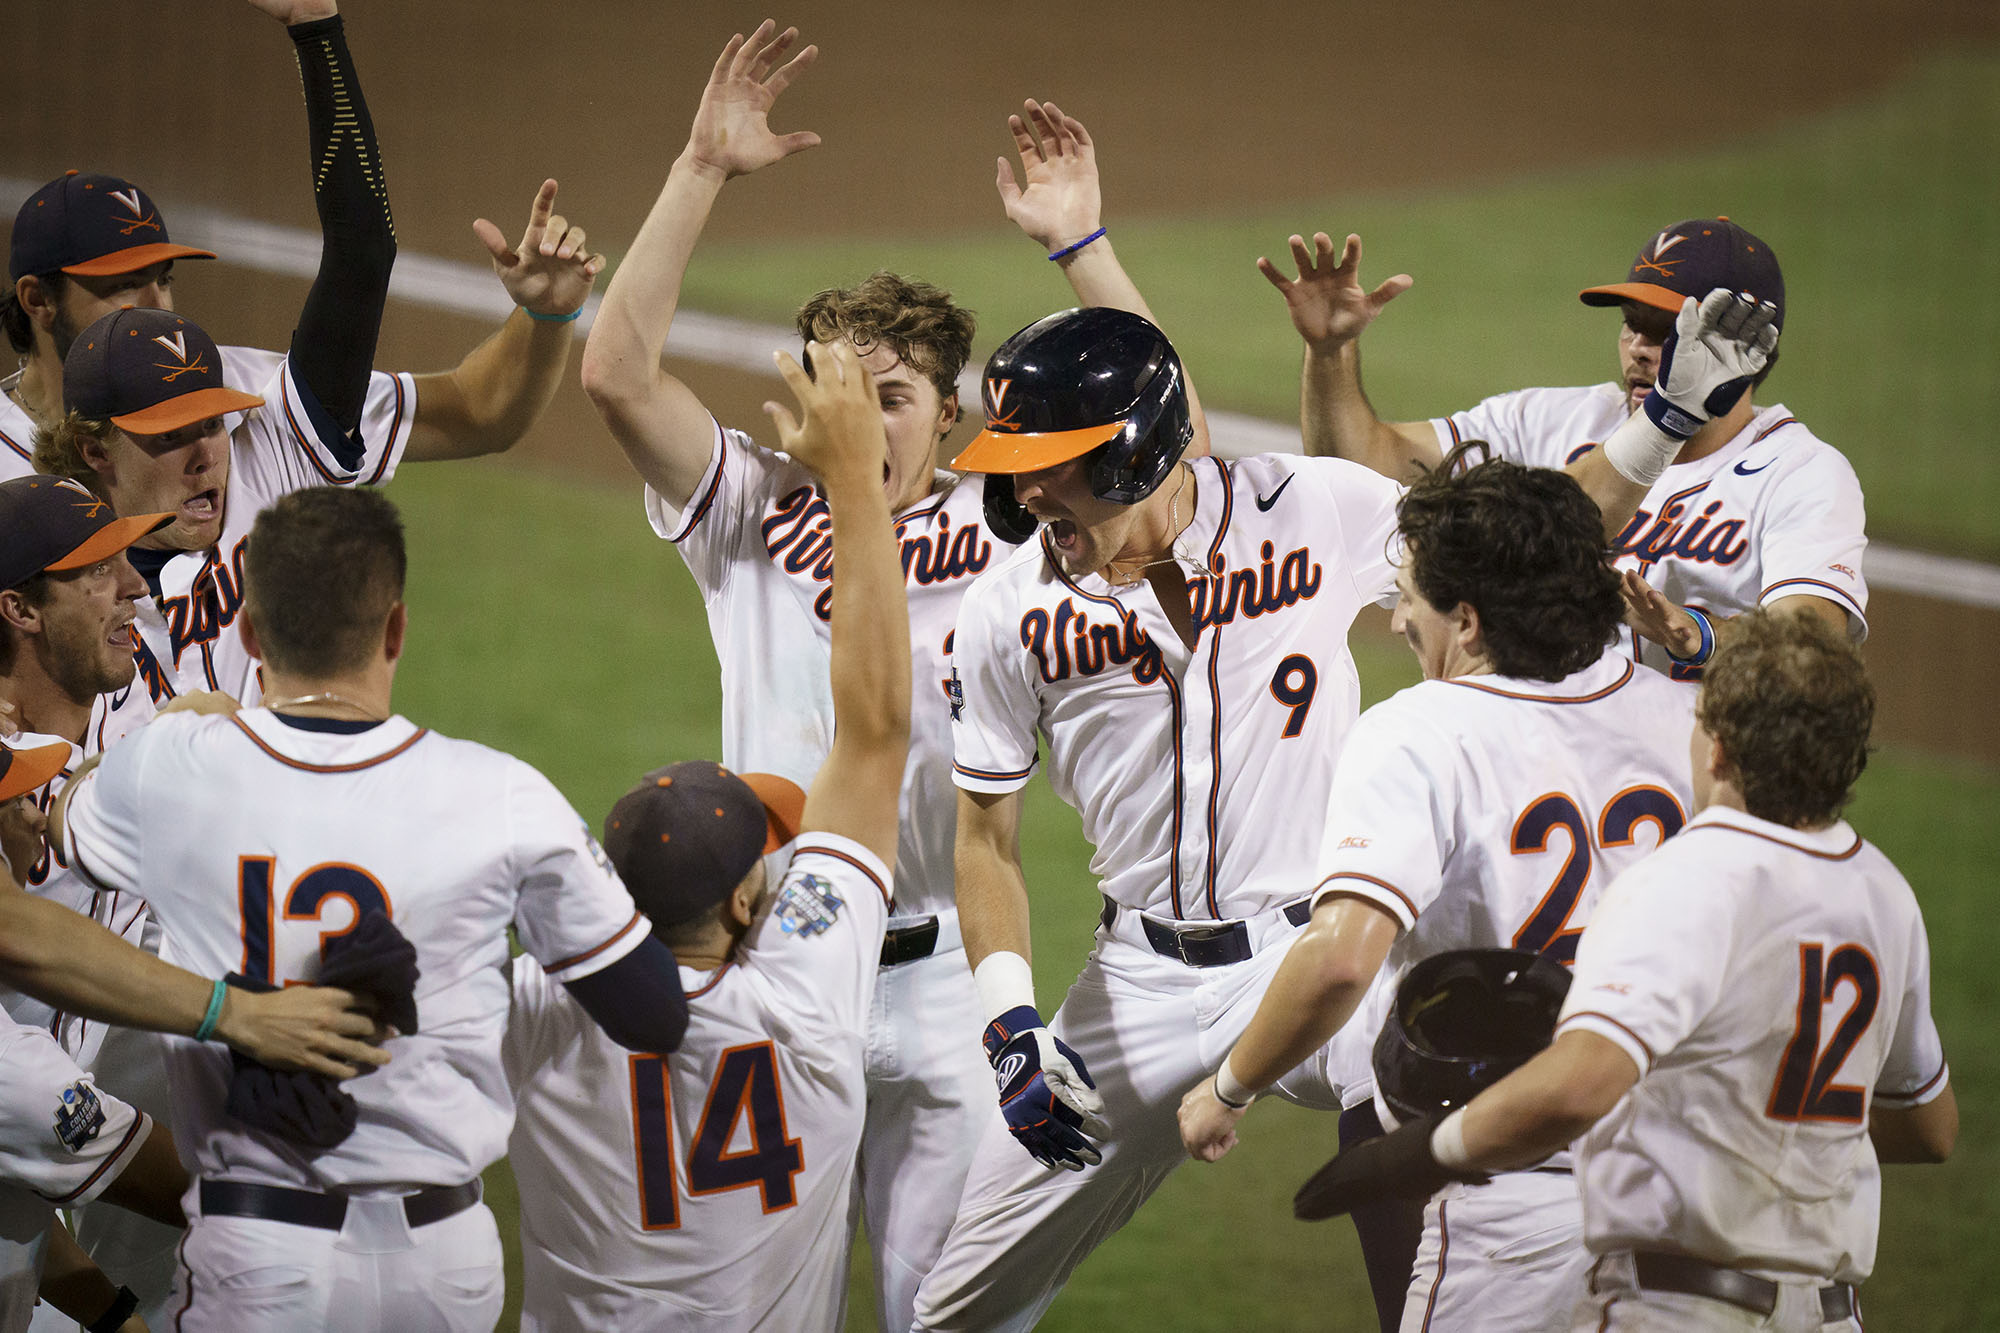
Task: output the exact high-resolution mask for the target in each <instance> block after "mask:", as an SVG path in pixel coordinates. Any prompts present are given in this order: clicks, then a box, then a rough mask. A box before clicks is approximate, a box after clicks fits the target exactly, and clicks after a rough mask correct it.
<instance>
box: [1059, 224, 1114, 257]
mask: <svg viewBox="0 0 2000 1333" xmlns="http://www.w3.org/2000/svg"><path fill="white" fill-rule="evenodd" d="M1102 235H1104V228H1102V227H1099V228H1098V229H1097V230H1096V231H1094V232H1092V233H1090V235H1088V236H1086V237H1084V238H1083V239H1082V240H1080V241H1078V242H1077V243H1076V244H1075V245H1065V246H1064V247H1063V248H1062V249H1060V250H1058V251H1056V252H1055V253H1054V254H1052V255H1050V256H1049V258H1050V259H1051V260H1057V259H1066V258H1068V257H1069V256H1070V255H1073V254H1075V253H1076V252H1077V251H1079V250H1081V249H1083V247H1084V246H1086V245H1089V244H1090V243H1091V242H1092V241H1094V240H1096V239H1097V238H1098V237H1100V236H1102Z"/></svg>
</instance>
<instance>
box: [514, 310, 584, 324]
mask: <svg viewBox="0 0 2000 1333" xmlns="http://www.w3.org/2000/svg"><path fill="white" fill-rule="evenodd" d="M521 311H522V313H523V314H525V315H527V317H528V318H529V319H533V320H539V321H541V322H542V323H544V324H574V323H575V322H576V319H577V317H578V316H579V315H581V314H582V313H583V307H582V306H578V307H577V308H576V309H574V310H572V311H570V312H569V313H568V314H567V315H544V314H543V313H542V312H541V311H539V310H530V309H528V307H526V306H522V307H521Z"/></svg>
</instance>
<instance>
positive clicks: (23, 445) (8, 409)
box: [0, 370, 35, 481]
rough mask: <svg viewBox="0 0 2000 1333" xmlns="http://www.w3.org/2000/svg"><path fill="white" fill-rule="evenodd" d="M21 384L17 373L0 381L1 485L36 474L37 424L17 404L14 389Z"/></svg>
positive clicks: (19, 374) (19, 375)
mask: <svg viewBox="0 0 2000 1333" xmlns="http://www.w3.org/2000/svg"><path fill="white" fill-rule="evenodd" d="M20 382H21V372H20V371H18V370H17V371H15V372H14V373H13V374H11V375H9V376H7V377H6V378H5V379H0V481H12V480H14V478H16V477H29V476H33V475H34V472H35V422H34V419H33V418H32V417H30V416H29V415H28V414H27V413H26V412H24V411H22V410H21V405H20V404H19V403H17V402H15V401H14V387H15V386H16V385H18V384H19V383H20Z"/></svg>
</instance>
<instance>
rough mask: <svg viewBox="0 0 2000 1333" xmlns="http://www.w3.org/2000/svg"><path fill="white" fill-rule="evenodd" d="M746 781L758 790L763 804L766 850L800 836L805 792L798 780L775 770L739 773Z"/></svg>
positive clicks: (770, 850) (775, 847)
mask: <svg viewBox="0 0 2000 1333" xmlns="http://www.w3.org/2000/svg"><path fill="white" fill-rule="evenodd" d="M736 776H737V777H739V778H741V779H743V785H744V786H746V787H748V788H749V789H750V790H751V791H753V792H755V793H757V799H758V801H760V802H761V803H762V804H763V806H764V822H765V824H766V825H768V829H767V831H766V833H765V836H764V851H765V852H766V853H770V852H775V851H777V850H778V849H779V848H780V847H783V846H784V845H785V844H786V843H788V842H790V841H791V840H792V839H793V838H796V837H798V836H799V824H800V823H801V822H802V821H803V820H804V819H805V816H806V794H805V792H804V791H802V790H800V788H799V784H798V783H796V782H792V781H790V780H789V779H786V778H781V777H779V776H778V775H777V774H775V773H738V774H737V775H736Z"/></svg>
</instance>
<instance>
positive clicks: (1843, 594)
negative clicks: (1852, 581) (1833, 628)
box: [1757, 578, 1865, 618]
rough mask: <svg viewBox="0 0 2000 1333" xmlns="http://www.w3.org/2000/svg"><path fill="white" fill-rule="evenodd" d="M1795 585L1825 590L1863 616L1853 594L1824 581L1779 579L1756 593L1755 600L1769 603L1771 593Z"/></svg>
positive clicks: (1856, 613)
mask: <svg viewBox="0 0 2000 1333" xmlns="http://www.w3.org/2000/svg"><path fill="white" fill-rule="evenodd" d="M1795 584H1796V585H1803V586H1805V587H1808V588H1824V589H1826V591H1828V592H1830V593H1832V594H1833V595H1834V596H1835V597H1837V598H1839V599H1840V601H1841V603H1842V604H1843V605H1845V606H1847V607H1848V608H1849V609H1850V610H1852V611H1853V612H1854V614H1855V615H1857V616H1863V615H1864V613H1863V612H1862V610H1861V603H1860V602H1857V601H1856V600H1855V599H1854V594H1853V593H1851V592H1848V591H1847V590H1846V589H1844V588H1842V587H1841V586H1840V585H1839V584H1837V583H1828V582H1827V581H1826V580H1824V579H1804V578H1800V579H1779V580H1778V581H1777V582H1776V583H1773V584H1772V585H1771V586H1770V587H1768V588H1766V589H1764V591H1762V592H1760V593H1758V594H1757V600H1758V601H1759V602H1766V601H1769V600H1770V598H1771V594H1772V593H1774V592H1776V591H1777V590H1778V589H1780V588H1789V587H1792V586H1793V585H1795ZM1807 595H1808V596H1813V595H1816V594H1807ZM1864 618H1865V616H1864Z"/></svg>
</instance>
